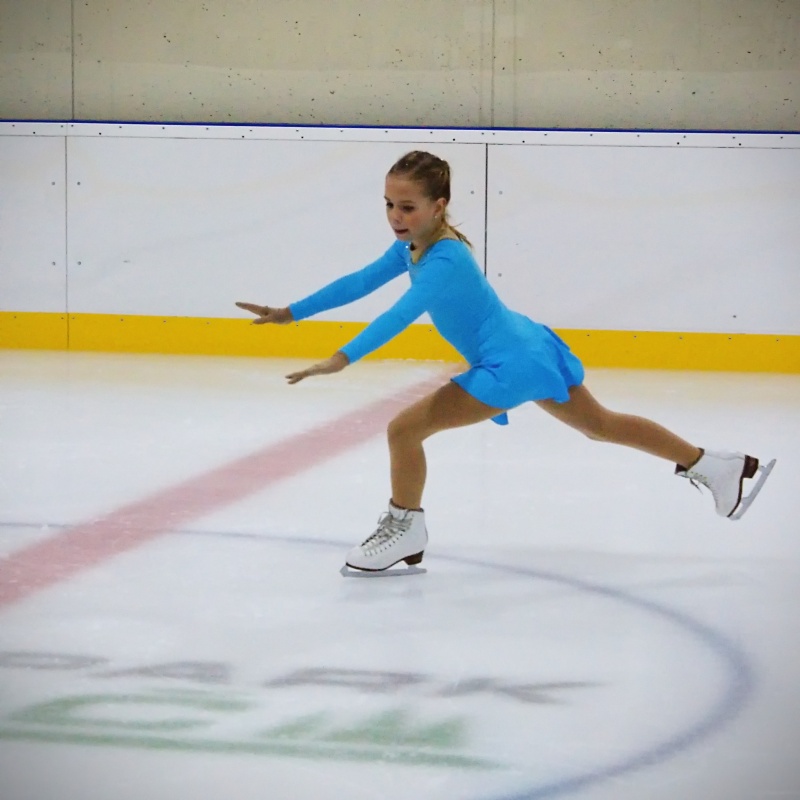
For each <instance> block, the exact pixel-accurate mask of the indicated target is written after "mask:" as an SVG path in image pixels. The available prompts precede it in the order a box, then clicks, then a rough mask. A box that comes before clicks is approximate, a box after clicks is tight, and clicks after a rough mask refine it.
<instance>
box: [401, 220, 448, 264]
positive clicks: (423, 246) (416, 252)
mask: <svg viewBox="0 0 800 800" xmlns="http://www.w3.org/2000/svg"><path fill="white" fill-rule="evenodd" d="M457 238H458V237H457V236H456V233H455V231H454V230H453V229H452V228H451V227H450V226H449V225H448V224H447V223H444V224H443V225H442V226H441V227H440V228H439V229H438V230H437V231H436V232H435V233H433V234H432V235H431V236H429V237H427V238H425V239H423V240H421V241H419V242H411V247H410V250H411V252H412V256H411V258H412V259H413V260H414V261H415V262H417V261H419V260H420V259H421V258H422V254H423V253H424V252H425V251H426V250H428V249H429V248H431V247H433V245H435V244H436V242H439V241H441V240H442V239H457Z"/></svg>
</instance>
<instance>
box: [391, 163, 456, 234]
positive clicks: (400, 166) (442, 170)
mask: <svg viewBox="0 0 800 800" xmlns="http://www.w3.org/2000/svg"><path fill="white" fill-rule="evenodd" d="M389 175H396V176H398V177H403V178H407V179H408V180H412V181H414V182H416V183H418V184H419V185H420V186H422V188H423V190H424V192H425V196H426V197H428V198H429V199H430V200H433V201H436V200H438V199H439V198H440V197H443V198H444V199H445V200H446V201H447V202H448V204H449V203H450V165H449V164H448V163H447V162H446V161H445V160H444V159H442V158H439V157H438V156H435V155H433V153H426V152H425V151H424V150H412V151H411V152H410V153H406V154H405V155H404V156H402V157H401V158H398V159H397V161H395V163H394V164H393V165H392V168H391V169H390V170H389ZM443 221H444V224H445V225H447V226H448V227H449V228H450V229H451V230H452V231H453V233H455V235H456V236H457V237H458V238H459V239H460V240H461V241H462V242H464V243H465V244H467V245H469V246H470V247H472V242H470V240H469V239H467V237H466V236H464V234H463V233H461V231H459V230H458V229H456V227H455V226H454V225H453V224H452V223H451V222H450V219H449V217H448V213H447V208H446V207H445V211H444V220H443Z"/></svg>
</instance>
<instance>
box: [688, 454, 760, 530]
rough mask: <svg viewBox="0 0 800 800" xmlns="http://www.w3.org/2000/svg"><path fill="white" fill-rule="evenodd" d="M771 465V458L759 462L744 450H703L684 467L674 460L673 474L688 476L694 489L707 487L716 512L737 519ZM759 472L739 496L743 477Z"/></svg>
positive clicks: (754, 494)
mask: <svg viewBox="0 0 800 800" xmlns="http://www.w3.org/2000/svg"><path fill="white" fill-rule="evenodd" d="M774 466H775V459H773V460H772V461H770V462H769V464H767V465H765V466H759V464H758V459H757V458H753V456H747V455H745V454H744V453H724V452H711V451H704V452H703V455H702V456H700V459H699V460H698V461H697V463H695V464H694V465H693V466H691V467H689V468H688V469H687V468H686V467H682V466H681V465H680V464H678V465H677V466H676V467H675V474H676V475H680V476H681V477H682V478H688V479H689V480H690V481H691V482H692V484H693V485H694V486H695V487H697V488H698V489H699V488H700V487H699V486H698V484H702V485H703V486H705V487H706V488H707V489H709V490H710V491H711V494H712V496H713V497H714V503H715V504H716V506H717V514H719V515H720V516H722V517H728V518H729V519H739V518H740V517H741V516H742V515H743V514H744V512H745V511H747V509H748V508H749V507H750V504H751V503H752V502H753V500H755V498H756V495H757V494H758V493H759V492H760V491H761V487H762V486H763V484H764V481H765V480H766V479H767V478H768V477H769V474H770V472H772V468H773V467H774ZM759 472H760V473H761V475H760V477H759V479H758V481H757V483H756V484H755V486H753V488H752V490H751V491H750V494H748V495H747V496H746V497H742V488H743V486H742V485H743V483H744V479H745V478H754V477H755V476H756V473H759Z"/></svg>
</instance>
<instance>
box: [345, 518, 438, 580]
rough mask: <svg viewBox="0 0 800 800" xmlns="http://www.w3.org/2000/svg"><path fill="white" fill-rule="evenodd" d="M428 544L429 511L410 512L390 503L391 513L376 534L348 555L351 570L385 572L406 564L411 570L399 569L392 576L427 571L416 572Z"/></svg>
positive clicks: (379, 524) (347, 562)
mask: <svg viewBox="0 0 800 800" xmlns="http://www.w3.org/2000/svg"><path fill="white" fill-rule="evenodd" d="M427 544H428V531H427V530H426V528H425V512H424V511H409V510H408V509H406V508H398V507H397V506H395V505H394V504H392V503H389V510H388V511H385V512H384V513H383V514H381V517H380V519H379V520H378V527H377V528H376V529H375V532H374V533H373V534H372V535H371V536H370V537H369V538H368V539H366V540H365V541H364V542H363V543H362V544H360V545H359V546H358V547H354V548H353V549H352V550H351V551H350V552H349V553H348V554H347V559H346V564H345V567H344V569H343V570H342V572H343V574H345V573H346V569H347V567H350V568H351V569H357V570H361V571H363V572H384V571H385V570H388V569H389V567H393V566H394V565H395V564H399V563H400V562H401V561H404V562H405V563H406V564H408V565H409V567H411V569H407V570H395V571H393V573H392V574H404V575H407V574H409V573H418V572H424V570H421V569H416V565H417V564H419V563H420V562H421V561H422V556H423V554H424V552H425V547H426V546H427Z"/></svg>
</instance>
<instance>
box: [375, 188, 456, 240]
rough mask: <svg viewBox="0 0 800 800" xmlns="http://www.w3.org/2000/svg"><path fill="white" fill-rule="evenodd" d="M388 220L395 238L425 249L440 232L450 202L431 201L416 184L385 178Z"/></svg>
mask: <svg viewBox="0 0 800 800" xmlns="http://www.w3.org/2000/svg"><path fill="white" fill-rule="evenodd" d="M385 200H386V218H387V220H388V221H389V225H391V226H392V230H393V231H394V234H395V236H396V237H397V238H398V239H400V240H401V241H403V242H413V243H414V244H415V245H417V246H422V245H424V244H425V243H426V241H427V240H428V239H429V238H430V237H431V236H432V235H433V234H434V233H435V232H436V231H438V230H439V228H440V227H441V224H442V215H443V213H444V209H445V206H446V205H447V201H446V200H445V199H444V198H440V199H438V200H431V199H430V198H429V197H426V196H425V194H424V191H423V189H422V186H420V184H419V183H417V182H416V181H412V180H409V179H408V178H402V177H400V176H398V175H387V176H386V195H385Z"/></svg>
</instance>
